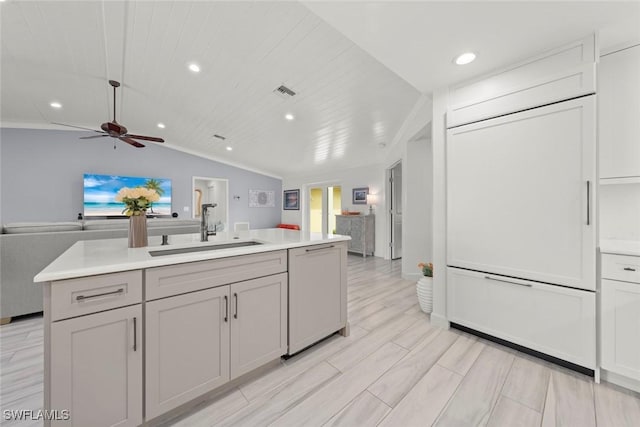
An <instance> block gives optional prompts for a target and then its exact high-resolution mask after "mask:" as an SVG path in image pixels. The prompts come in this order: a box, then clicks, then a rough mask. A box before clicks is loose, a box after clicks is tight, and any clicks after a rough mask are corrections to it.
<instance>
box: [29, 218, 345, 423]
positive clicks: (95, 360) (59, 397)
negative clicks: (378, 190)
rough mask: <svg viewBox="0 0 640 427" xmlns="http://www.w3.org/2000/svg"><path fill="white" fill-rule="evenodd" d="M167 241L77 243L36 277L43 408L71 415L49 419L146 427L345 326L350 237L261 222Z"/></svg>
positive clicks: (156, 239)
mask: <svg viewBox="0 0 640 427" xmlns="http://www.w3.org/2000/svg"><path fill="white" fill-rule="evenodd" d="M168 240H169V245H166V246H162V245H161V238H160V237H159V236H158V237H157V238H154V237H151V238H150V240H149V244H150V246H149V247H145V248H135V249H130V248H127V240H126V239H109V240H94V241H80V242H77V243H76V244H75V245H73V246H72V247H71V248H69V249H68V250H67V251H66V252H64V253H63V254H62V255H61V256H60V257H59V258H57V259H56V260H55V261H53V262H52V263H51V264H50V265H49V266H48V267H46V268H45V269H44V270H43V271H42V272H40V273H39V274H38V275H37V276H36V277H35V279H34V280H35V281H36V282H44V329H45V393H44V394H45V409H47V410H52V411H58V412H59V413H60V414H64V413H63V412H61V411H63V410H68V411H69V419H68V420H64V419H62V418H67V417H65V416H60V417H58V418H60V419H58V420H53V421H52V425H92V426H98V425H118V426H136V425H141V424H147V423H149V421H151V420H154V421H156V420H159V419H163V418H164V417H165V416H167V415H173V414H174V413H175V412H176V411H181V410H184V409H186V408H187V407H189V406H190V405H191V404H192V403H193V402H194V401H197V399H198V398H200V397H202V396H203V395H204V394H207V393H209V392H211V391H213V390H216V389H219V388H221V387H222V386H224V385H225V384H228V383H230V382H232V381H233V382H234V383H236V382H238V381H242V380H243V378H244V377H246V376H247V375H248V374H249V373H251V372H254V371H255V370H256V369H258V368H260V367H262V366H265V365H267V364H269V363H270V362H273V361H274V360H278V359H279V358H280V357H281V356H283V355H286V354H294V353H297V352H299V351H300V350H303V349H304V348H306V347H308V346H309V345H312V344H314V343H315V342H317V341H319V340H321V339H323V338H324V337H326V336H328V335H331V334H333V333H335V332H338V331H339V332H341V333H343V334H346V333H347V331H348V323H347V301H346V296H347V288H346V285H347V283H346V271H347V265H346V257H347V241H348V240H349V237H344V236H338V235H322V234H316V233H307V232H301V231H293V230H283V229H264V230H251V231H245V232H236V233H232V232H228V233H226V232H225V233H218V235H216V236H210V237H209V241H208V242H200V236H199V235H195V234H194V235H181V236H169V239H168ZM143 402H144V405H143ZM143 408H144V409H143ZM54 414H57V413H55V412H54Z"/></svg>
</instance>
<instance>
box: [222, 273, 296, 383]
mask: <svg viewBox="0 0 640 427" xmlns="http://www.w3.org/2000/svg"><path fill="white" fill-rule="evenodd" d="M230 310H231V313H232V315H231V316H230V317H231V378H232V379H233V378H236V377H239V376H240V375H242V374H244V373H247V372H249V371H251V370H253V369H255V368H257V367H259V366H262V365H264V364H265V363H267V362H270V361H272V360H274V359H277V358H279V357H280V356H282V355H283V354H285V353H286V352H287V274H286V273H282V274H276V275H273V276H267V277H262V278H260V279H254V280H247V281H245V282H240V283H236V284H233V285H231V306H230Z"/></svg>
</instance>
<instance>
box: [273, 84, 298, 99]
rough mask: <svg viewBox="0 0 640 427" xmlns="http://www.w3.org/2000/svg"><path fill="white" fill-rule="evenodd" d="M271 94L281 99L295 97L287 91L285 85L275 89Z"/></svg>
mask: <svg viewBox="0 0 640 427" xmlns="http://www.w3.org/2000/svg"><path fill="white" fill-rule="evenodd" d="M273 92H274V93H275V94H276V95H280V96H281V97H282V98H287V99H288V98H291V97H293V96H295V94H296V93H295V92H294V91H292V90H291V89H289V88H288V87H286V86H285V85H282V86H280V87H277V88H276V89H275V90H274V91H273Z"/></svg>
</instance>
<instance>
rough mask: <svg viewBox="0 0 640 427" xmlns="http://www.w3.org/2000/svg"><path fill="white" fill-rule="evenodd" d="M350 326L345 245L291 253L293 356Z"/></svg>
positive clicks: (290, 341)
mask: <svg viewBox="0 0 640 427" xmlns="http://www.w3.org/2000/svg"><path fill="white" fill-rule="evenodd" d="M346 324H347V247H346V244H345V242H336V243H331V244H324V245H317V246H306V247H303V248H297V249H290V250H289V354H292V353H295V352H297V351H300V350H302V349H303V348H305V347H307V346H309V345H311V344H313V343H315V342H316V341H319V340H321V339H322V338H324V337H326V336H328V335H330V334H332V333H333V332H336V331H338V330H339V329H341V328H343V327H345V326H346Z"/></svg>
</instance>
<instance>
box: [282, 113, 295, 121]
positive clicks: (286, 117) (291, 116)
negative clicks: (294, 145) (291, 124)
mask: <svg viewBox="0 0 640 427" xmlns="http://www.w3.org/2000/svg"><path fill="white" fill-rule="evenodd" d="M284 118H285V119H287V120H293V119H295V116H294V115H293V114H291V113H288V114H285V115H284Z"/></svg>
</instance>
